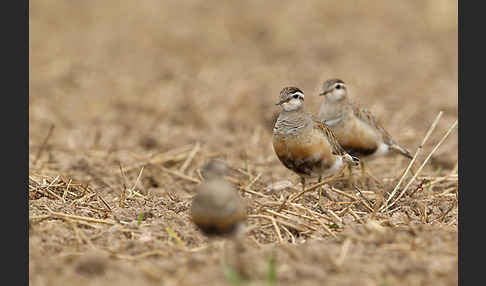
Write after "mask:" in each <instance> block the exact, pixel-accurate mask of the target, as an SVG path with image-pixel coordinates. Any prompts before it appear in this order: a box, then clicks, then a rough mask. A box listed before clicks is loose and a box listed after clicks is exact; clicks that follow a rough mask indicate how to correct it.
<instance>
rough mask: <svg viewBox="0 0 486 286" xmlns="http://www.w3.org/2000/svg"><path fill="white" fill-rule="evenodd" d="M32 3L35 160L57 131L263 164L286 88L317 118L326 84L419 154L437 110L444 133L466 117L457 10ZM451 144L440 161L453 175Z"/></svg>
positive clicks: (55, 140)
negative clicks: (200, 147) (342, 85)
mask: <svg viewBox="0 0 486 286" xmlns="http://www.w3.org/2000/svg"><path fill="white" fill-rule="evenodd" d="M29 4H30V8H29V12H30V23H29V27H30V35H29V37H30V45H29V57H30V58H29V60H30V65H29V72H30V76H29V85H30V96H29V103H30V105H29V107H30V110H29V115H30V118H29V123H30V124H29V135H30V139H29V140H30V147H31V150H35V148H37V147H38V146H39V145H40V143H41V142H42V140H43V138H45V137H46V133H47V132H48V130H49V127H50V126H51V125H52V124H54V125H55V134H56V135H57V136H53V137H52V138H51V139H50V141H49V142H50V143H51V145H53V146H57V147H58V148H59V150H61V149H63V150H78V151H79V150H86V149H89V148H93V147H96V148H101V149H110V150H120V149H125V150H131V151H134V152H144V151H147V150H164V149H170V148H174V147H176V146H179V145H181V144H189V143H193V142H195V141H200V142H201V143H205V144H206V146H207V148H208V149H213V150H228V153H235V154H236V153H237V152H235V151H239V150H242V152H243V151H244V152H253V151H255V150H254V149H255V148H254V147H258V148H257V149H259V150H260V151H261V152H260V153H256V154H254V155H255V156H254V157H255V158H256V159H255V160H257V158H261V157H263V158H267V157H269V156H273V153H272V152H273V151H272V149H271V146H270V143H269V142H270V135H271V134H270V131H271V128H272V124H273V119H274V116H275V113H276V112H278V111H279V108H278V107H277V106H275V105H274V103H275V101H276V99H277V97H278V93H279V91H280V90H281V88H282V87H284V86H287V85H295V86H298V87H299V88H301V89H303V91H304V92H305V94H306V108H307V110H309V111H312V112H317V110H318V105H319V102H320V100H321V98H319V97H318V96H317V94H318V91H319V87H320V85H321V84H322V82H323V81H324V80H326V79H328V78H330V77H339V78H341V79H343V80H344V81H345V82H347V83H348V85H349V88H350V92H351V97H352V99H353V100H354V101H355V102H357V103H359V104H361V105H362V106H364V107H366V108H368V109H370V110H372V111H373V112H374V113H375V114H376V115H377V117H378V118H379V119H380V120H381V121H382V122H384V125H385V127H386V128H387V129H388V131H389V132H390V133H391V134H392V135H393V136H394V137H395V138H396V139H397V140H399V141H400V142H402V143H403V144H404V145H405V146H407V147H408V148H409V149H411V150H412V151H414V150H415V148H416V147H417V146H418V144H419V142H420V141H421V140H422V138H423V136H424V135H425V132H426V130H427V128H428V127H429V126H430V124H431V123H432V121H433V119H434V118H435V117H436V115H437V114H438V112H439V111H440V110H442V111H444V116H443V118H442V120H441V121H440V123H439V126H438V130H439V131H436V132H442V133H441V134H443V133H444V131H445V130H446V129H447V128H448V127H449V126H450V125H451V123H452V122H453V121H454V120H455V119H456V118H457V112H458V105H457V96H458V95H457V79H458V71H457V67H458V65H457V62H458V55H457V51H458V41H457V34H458V30H457V1H452V0H451V1H446V0H444V1H423V0H411V1H400V2H390V1H373V2H372V3H370V2H364V1H344V2H337V1H306V2H304V3H301V2H296V1H265V2H264V3H263V2H261V1H242V2H228V1H200V0H188V1H182V2H181V1H150V0H147V1H116V2H110V1H94V0H86V1H76V2H73V1H65V0H51V1H29ZM438 134H440V133H438ZM454 136H455V139H454V138H452V139H450V140H448V144H445V145H444V146H443V147H441V150H440V151H439V152H438V153H437V154H439V155H440V154H446V156H445V157H444V156H442V157H443V158H442V159H443V161H444V163H443V164H445V166H446V167H447V166H448V167H449V168H452V166H453V164H454V163H455V162H456V160H457V135H456V134H453V137H454ZM435 137H437V138H435V139H434V136H433V138H432V139H431V141H430V142H432V143H431V144H433V143H434V142H437V141H438V140H439V139H440V137H441V135H437V136H435ZM251 138H256V139H255V140H253V141H251ZM434 140H435V141H434ZM252 142H253V143H252ZM262 143H263V144H262ZM267 143H268V144H267ZM221 148H223V149H221ZM224 148H228V149H224ZM249 149H250V151H248V150H249ZM255 152H256V151H255ZM441 152H442V153H441ZM272 158H273V157H272ZM273 159H275V158H273ZM275 162H278V161H275Z"/></svg>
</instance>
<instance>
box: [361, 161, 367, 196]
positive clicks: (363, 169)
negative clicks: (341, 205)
mask: <svg viewBox="0 0 486 286" xmlns="http://www.w3.org/2000/svg"><path fill="white" fill-rule="evenodd" d="M359 165H360V167H361V180H360V183H361V188H362V189H363V190H365V189H366V188H365V187H366V170H365V164H364V162H363V160H359Z"/></svg>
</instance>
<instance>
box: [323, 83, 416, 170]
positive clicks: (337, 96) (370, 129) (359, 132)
mask: <svg viewBox="0 0 486 286" xmlns="http://www.w3.org/2000/svg"><path fill="white" fill-rule="evenodd" d="M319 95H321V96H324V101H322V103H321V106H320V108H319V115H318V117H319V119H320V120H321V121H322V122H324V123H325V124H327V125H328V126H329V127H331V129H332V131H333V132H334V134H335V135H336V137H337V140H338V141H339V144H341V146H342V147H343V148H344V150H346V152H348V153H349V154H351V155H352V156H357V157H359V158H360V159H363V158H373V157H377V156H383V155H388V154H391V153H398V154H400V155H403V156H405V157H407V158H409V159H412V155H410V152H408V150H407V149H405V148H404V147H402V146H400V145H399V144H398V143H397V142H396V141H395V140H393V139H392V138H391V136H390V134H388V132H387V131H386V130H385V129H384V128H383V126H382V125H381V124H380V123H379V122H378V121H377V120H376V118H375V117H374V115H373V114H372V113H371V112H369V111H368V110H366V109H363V108H360V107H358V106H356V105H354V104H353V103H351V102H350V101H349V98H348V92H347V88H346V84H345V83H344V81H342V80H340V79H337V78H334V79H329V80H326V81H325V82H324V83H323V85H322V89H321V92H320V94H319ZM360 163H361V167H362V172H363V173H364V172H365V171H364V162H363V160H360Z"/></svg>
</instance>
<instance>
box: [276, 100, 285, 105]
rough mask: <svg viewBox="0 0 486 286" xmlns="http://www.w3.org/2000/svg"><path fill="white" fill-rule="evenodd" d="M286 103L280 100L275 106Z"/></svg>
mask: <svg viewBox="0 0 486 286" xmlns="http://www.w3.org/2000/svg"><path fill="white" fill-rule="evenodd" d="M284 102H285V100H279V101H278V102H277V103H275V105H281V104H282V103H284Z"/></svg>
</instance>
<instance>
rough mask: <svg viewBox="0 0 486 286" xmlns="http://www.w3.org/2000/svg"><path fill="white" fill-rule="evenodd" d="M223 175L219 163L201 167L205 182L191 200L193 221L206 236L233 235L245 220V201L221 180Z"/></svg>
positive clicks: (224, 170)
mask: <svg viewBox="0 0 486 286" xmlns="http://www.w3.org/2000/svg"><path fill="white" fill-rule="evenodd" d="M226 172H227V167H226V165H225V163H224V162H222V161H220V160H212V161H210V162H209V163H207V164H206V165H204V167H203V168H202V171H201V173H202V175H203V177H204V179H205V180H206V181H205V182H203V183H201V185H199V186H198V187H197V189H196V190H197V194H196V195H195V196H194V198H193V200H192V205H191V218H192V221H193V222H194V224H195V225H196V226H197V227H198V228H199V229H200V230H201V231H202V232H203V233H204V234H205V235H207V236H232V235H233V234H234V233H235V232H236V230H237V229H238V227H239V226H241V224H242V223H243V222H244V221H245V220H246V217H247V216H246V209H245V204H244V202H243V201H242V199H241V198H240V196H239V194H238V193H237V191H236V190H235V189H234V188H233V187H232V186H231V185H230V184H229V183H228V182H226V181H225V180H224V175H225V174H226Z"/></svg>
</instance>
